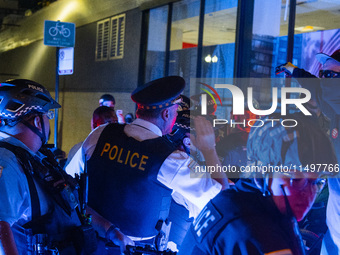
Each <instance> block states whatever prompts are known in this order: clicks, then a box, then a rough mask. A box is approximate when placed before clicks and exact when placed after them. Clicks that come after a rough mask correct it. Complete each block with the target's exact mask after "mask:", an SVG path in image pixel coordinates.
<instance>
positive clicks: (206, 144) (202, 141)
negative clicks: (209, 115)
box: [190, 116, 229, 190]
mask: <svg viewBox="0 0 340 255" xmlns="http://www.w3.org/2000/svg"><path fill="white" fill-rule="evenodd" d="M194 124H195V131H196V137H195V136H193V135H190V139H191V140H192V142H193V144H194V145H195V146H196V147H197V148H198V149H199V150H200V151H201V152H202V154H203V156H204V159H205V162H206V165H207V166H213V167H216V168H217V166H219V167H220V169H221V167H222V164H221V162H220V160H219V157H218V155H217V152H216V147H215V146H216V143H215V133H214V130H213V127H212V125H211V123H210V122H209V121H208V120H207V119H205V118H204V117H201V116H198V117H196V118H195V119H194ZM211 177H212V178H213V179H214V180H216V181H217V182H218V183H220V184H221V185H222V190H224V189H227V188H229V184H228V177H227V175H226V173H224V172H223V171H215V172H213V173H212V174H211Z"/></svg>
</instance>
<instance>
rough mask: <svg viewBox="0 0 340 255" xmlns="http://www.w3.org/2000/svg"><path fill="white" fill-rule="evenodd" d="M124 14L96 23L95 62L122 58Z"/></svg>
mask: <svg viewBox="0 0 340 255" xmlns="http://www.w3.org/2000/svg"><path fill="white" fill-rule="evenodd" d="M124 36H125V14H122V15H118V16H114V17H112V18H111V19H105V20H102V21H98V22H97V40H96V42H97V43H96V61H103V60H108V59H119V58H123V55H124V54H123V53H124Z"/></svg>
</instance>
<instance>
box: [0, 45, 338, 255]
mask: <svg viewBox="0 0 340 255" xmlns="http://www.w3.org/2000/svg"><path fill="white" fill-rule="evenodd" d="M316 57H317V59H318V60H319V61H320V63H321V64H322V69H321V70H320V79H319V78H317V77H314V76H312V75H311V74H309V73H308V72H306V71H305V70H303V69H300V68H298V67H296V66H294V65H292V64H291V63H286V64H283V65H281V66H279V67H278V68H277V71H278V72H280V71H284V72H285V73H286V74H287V75H288V76H290V77H294V78H296V79H297V80H298V82H299V84H300V85H301V86H302V87H304V88H307V89H308V90H309V91H310V92H311V95H312V98H311V100H310V101H309V102H308V103H307V109H309V110H310V112H311V113H312V116H305V115H304V114H303V113H301V112H295V113H292V114H288V115H287V116H282V115H280V114H273V115H270V116H253V114H252V113H251V111H250V110H249V109H246V112H245V114H244V115H235V116H234V117H235V118H237V119H238V120H239V121H238V123H240V122H241V120H248V119H252V120H253V121H254V122H255V123H254V125H253V126H254V127H253V128H252V129H248V128H242V127H241V126H237V125H236V127H235V128H234V129H233V131H232V132H230V133H229V134H228V135H226V134H223V135H220V132H218V130H216V128H214V127H213V125H212V120H213V119H214V118H216V117H215V116H214V114H215V111H216V106H217V105H216V103H215V104H213V102H214V101H215V99H214V98H211V99H210V101H211V102H210V101H209V102H208V115H205V116H201V115H200V113H199V111H198V110H197V109H199V108H200V106H199V105H198V104H199V103H200V100H199V98H200V97H201V96H202V94H200V95H196V96H194V97H191V98H188V97H186V96H184V95H182V93H183V90H184V88H185V85H186V84H185V81H184V79H183V78H181V77H179V76H168V77H163V78H160V79H156V80H153V81H150V82H148V83H146V84H144V85H143V86H140V87H137V88H136V89H135V90H134V91H133V92H132V93H131V99H132V101H131V103H133V102H134V103H135V104H136V105H137V110H136V113H135V115H134V114H131V113H129V114H127V115H126V116H125V117H124V116H123V114H122V111H120V110H115V109H114V108H115V103H116V102H115V99H114V97H113V96H112V95H110V94H105V95H103V96H102V97H101V98H100V99H99V107H98V108H96V109H95V111H94V112H93V116H92V120H91V129H92V132H91V133H90V134H89V135H88V137H87V138H86V139H85V140H84V141H83V142H81V143H79V144H77V145H75V146H74V148H72V150H71V151H70V152H69V153H68V160H67V162H66V164H65V167H63V166H61V165H60V162H58V161H57V160H56V159H55V157H54V155H53V153H52V152H51V151H50V150H49V149H47V148H46V146H45V145H46V142H47V140H48V139H47V138H48V135H49V128H50V126H49V119H51V118H53V113H54V112H53V109H56V108H60V107H61V106H60V105H59V104H58V102H56V101H55V100H54V99H53V98H52V97H51V95H50V93H49V92H48V91H47V90H46V89H45V87H44V86H42V85H41V84H38V83H36V82H34V81H31V80H24V79H16V80H8V81H5V82H2V83H0V194H1V196H0V201H1V207H0V254H6V255H7V254H9V255H12V254H13V255H16V254H32V255H34V254H61V255H73V254H122V253H125V254H175V253H176V252H178V254H180V255H182V254H183V255H190V254H192V255H208V254H251V255H253V254H287V255H288V254H294V255H295V254H298V255H300V254H306V252H311V251H310V250H308V249H309V248H310V247H309V248H306V242H305V241H304V240H303V238H302V236H301V233H300V231H299V224H298V222H301V221H302V220H303V218H304V217H305V216H306V214H307V213H308V212H309V211H310V209H311V208H312V206H313V204H314V202H315V199H316V198H317V196H318V195H319V194H320V193H321V192H322V190H323V188H324V186H325V185H327V184H328V190H329V198H328V205H327V226H328V230H327V232H326V233H325V236H324V237H323V239H322V248H321V254H332V255H333V254H340V252H339V249H340V230H339V226H340V224H339V223H340V199H339V196H340V182H339V179H338V178H337V177H338V175H337V174H338V170H339V159H340V146H339V145H340V144H339V143H340V140H339V139H340V138H339V137H338V131H339V125H340V117H339V116H340V92H338V91H339V90H338V89H337V86H338V84H337V79H336V78H337V77H340V50H338V51H336V52H334V53H333V54H332V55H330V56H329V55H326V54H323V53H320V54H318V55H317V56H316ZM257 107H259V106H257ZM257 107H255V108H257ZM231 114H232V115H233V113H231ZM134 116H135V117H134ZM320 116H321V117H320ZM260 117H261V119H260ZM321 118H324V119H329V120H330V125H329V127H328V126H325V125H321V124H320V123H321V121H320V119H321ZM292 119H294V120H295V121H296V123H297V125H285V126H283V125H282V124H281V123H282V122H283V121H289V120H292ZM274 120H279V121H274ZM322 123H324V122H322ZM327 128H329V132H328V133H327ZM226 165H233V166H235V167H236V168H235V169H237V172H238V173H241V169H242V167H243V166H248V167H249V168H252V169H257V170H256V171H252V172H247V173H245V174H244V173H242V174H239V175H238V176H236V178H235V175H233V176H232V178H230V177H231V176H229V173H228V171H206V169H215V170H216V169H223V166H226ZM318 165H321V166H324V167H323V168H322V171H315V169H314V171H312V170H313V166H314V167H315V166H318ZM275 167H280V169H281V170H277V171H268V169H276V168H275ZM204 169H205V170H204ZM282 169H284V170H282ZM228 177H229V178H228ZM321 238H322V236H320V238H319V240H321ZM317 242H318V240H316V243H315V245H312V250H313V249H314V251H315V250H316V249H315V247H314V246H317ZM320 243H321V242H320ZM138 249H140V251H137V250H138ZM138 252H139V253H138Z"/></svg>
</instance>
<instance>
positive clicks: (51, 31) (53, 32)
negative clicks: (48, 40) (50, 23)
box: [48, 23, 71, 37]
mask: <svg viewBox="0 0 340 255" xmlns="http://www.w3.org/2000/svg"><path fill="white" fill-rule="evenodd" d="M59 24H60V23H59ZM48 33H49V34H50V36H56V35H57V34H58V33H59V34H61V35H62V36H64V37H69V36H70V35H71V31H70V29H68V28H66V27H64V25H58V23H56V26H55V27H50V29H49V30H48Z"/></svg>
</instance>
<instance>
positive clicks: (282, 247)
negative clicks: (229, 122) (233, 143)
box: [179, 114, 337, 255]
mask: <svg viewBox="0 0 340 255" xmlns="http://www.w3.org/2000/svg"><path fill="white" fill-rule="evenodd" d="M273 119H277V116H274V117H273ZM287 119H295V120H296V121H297V122H298V125H297V126H296V127H290V128H288V127H287V128H285V127H283V126H282V125H281V123H280V122H276V123H272V122H271V121H269V122H265V124H264V125H263V126H262V127H259V126H260V125H258V124H259V123H256V125H254V126H258V127H253V128H252V130H251V132H250V135H249V140H248V144H247V147H248V148H247V151H248V157H249V159H250V160H251V161H252V162H253V165H251V166H249V167H253V168H248V170H249V171H250V170H251V169H252V170H253V171H258V174H257V175H255V176H254V177H253V178H252V179H251V180H246V179H241V180H239V181H238V182H237V183H236V185H235V186H233V187H232V188H231V189H229V190H225V191H222V192H221V193H220V194H219V195H217V196H216V197H215V198H214V199H212V200H211V202H209V203H208V205H207V206H206V207H205V208H204V209H203V210H202V211H201V213H200V215H199V216H198V217H197V218H196V219H195V221H194V222H193V225H192V226H191V228H190V230H189V231H188V233H187V236H186V238H185V240H184V242H183V244H182V249H181V250H180V252H179V254H185V255H190V254H195V255H201V254H251V255H254V254H287V255H288V254H294V255H295V254H304V247H303V244H302V242H301V237H300V235H299V230H298V225H297V221H300V220H301V219H302V218H303V217H304V216H305V215H306V213H307V212H308V210H309V209H310V208H311V206H312V204H313V202H314V200H315V197H316V195H317V193H318V192H320V191H321V189H322V187H323V185H324V183H325V179H322V176H321V173H322V174H330V173H329V172H328V171H332V169H333V170H334V165H335V164H336V163H337V162H336V156H335V153H334V151H333V148H332V146H331V143H330V141H329V139H328V138H327V136H326V135H325V134H324V133H323V132H322V130H321V129H320V128H319V127H318V126H317V125H316V124H314V122H313V121H310V119H308V118H307V117H305V116H301V115H298V114H294V115H292V116H287ZM268 120H269V119H268ZM281 120H282V119H281ZM287 124H288V122H287ZM292 126H293V125H292ZM313 164H326V165H327V167H326V168H325V169H323V170H322V171H320V172H316V171H312V172H310V171H311V169H312V167H315V166H316V165H313ZM270 166H271V167H275V166H277V167H279V166H285V167H286V168H285V169H284V168H281V170H280V169H278V170H276V171H271V170H270V168H269V167H270ZM308 169H309V170H310V171H308ZM296 220H297V221H296Z"/></svg>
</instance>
